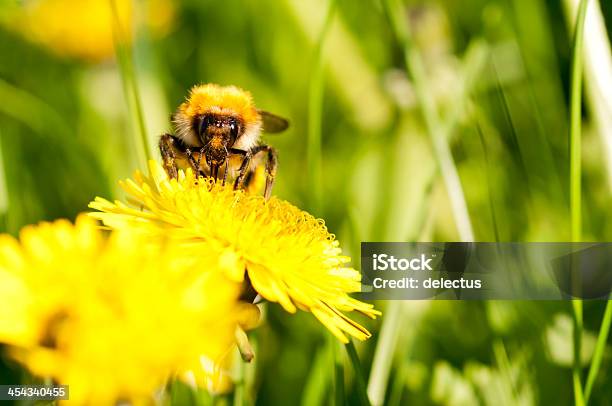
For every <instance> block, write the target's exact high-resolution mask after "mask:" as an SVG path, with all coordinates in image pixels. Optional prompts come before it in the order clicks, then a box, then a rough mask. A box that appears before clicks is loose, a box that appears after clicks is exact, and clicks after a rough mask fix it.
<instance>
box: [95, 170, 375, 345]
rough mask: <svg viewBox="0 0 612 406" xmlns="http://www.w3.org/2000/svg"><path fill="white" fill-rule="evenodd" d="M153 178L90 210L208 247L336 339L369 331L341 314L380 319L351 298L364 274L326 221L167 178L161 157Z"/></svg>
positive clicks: (116, 224)
mask: <svg viewBox="0 0 612 406" xmlns="http://www.w3.org/2000/svg"><path fill="white" fill-rule="evenodd" d="M149 166H150V174H151V175H150V176H144V175H143V174H141V173H139V172H137V173H136V174H135V176H134V179H133V180H127V181H125V182H121V185H122V187H123V188H124V189H125V191H126V192H127V193H128V204H124V203H122V202H119V201H117V202H115V203H111V202H109V201H107V200H105V199H102V198H97V199H96V200H95V201H94V202H92V203H90V207H91V208H94V209H96V210H99V211H100V212H96V213H91V215H92V216H93V217H95V218H97V219H100V220H102V222H103V223H104V224H105V225H106V226H108V227H110V228H112V229H124V228H139V229H141V230H143V232H145V233H146V234H147V235H150V236H151V235H157V236H163V237H168V238H172V239H174V240H177V241H179V242H180V243H181V245H182V246H183V247H185V249H186V250H191V251H193V252H194V253H196V252H206V253H207V254H206V255H209V256H211V258H215V259H214V261H216V262H217V265H216V267H217V269H221V270H223V271H224V272H225V274H226V275H228V276H229V277H230V278H231V279H233V280H235V281H238V282H239V281H243V279H244V278H245V271H246V275H247V276H248V281H249V282H250V283H251V284H252V286H253V288H254V289H255V290H256V291H257V292H258V293H259V294H260V295H261V296H263V297H264V298H266V299H267V300H269V301H272V302H278V303H280V305H281V306H282V307H283V308H284V309H285V310H286V311H288V312H290V313H294V312H295V311H296V310H297V309H301V310H305V311H310V312H312V313H313V315H314V316H315V317H316V318H317V319H318V320H319V321H320V322H321V323H323V324H324V325H325V327H327V328H328V329H329V330H330V331H331V332H332V333H333V334H334V335H335V336H336V337H338V339H340V340H341V341H342V342H347V341H348V339H347V337H346V335H345V333H346V334H349V335H351V336H353V337H356V338H358V339H360V340H365V339H367V338H369V337H370V333H369V332H368V331H367V330H366V329H365V328H363V327H362V326H361V325H359V324H358V323H356V322H354V321H353V320H351V319H350V318H348V317H347V316H346V315H345V314H344V312H350V311H358V312H360V313H362V314H365V315H367V316H369V317H372V318H375V317H376V315H378V314H380V313H379V312H378V311H376V310H374V309H373V306H372V305H370V304H367V303H363V302H360V301H358V300H356V299H354V298H351V297H350V296H349V295H348V294H349V293H351V292H356V291H359V290H360V288H361V286H360V281H361V275H360V273H359V272H358V271H356V270H355V269H352V268H350V267H347V266H346V263H347V262H348V261H349V260H350V258H348V257H346V256H343V255H341V249H340V248H339V243H338V241H336V240H335V237H334V235H332V234H330V233H329V232H328V230H327V228H326V227H325V224H324V222H323V220H319V219H316V218H315V217H313V216H312V215H310V214H308V213H306V212H304V211H302V210H300V209H298V208H297V207H295V206H293V205H291V204H290V203H288V202H286V201H282V200H279V199H277V198H274V197H273V198H272V199H270V200H268V201H266V200H265V199H264V198H263V197H261V196H256V195H251V194H248V193H244V192H241V191H238V192H236V191H233V190H232V188H231V186H222V185H221V184H220V183H217V184H215V183H214V182H213V181H212V180H211V179H205V178H196V177H195V175H194V174H193V172H191V171H188V172H186V173H181V174H180V175H179V178H178V179H169V177H168V176H167V174H166V173H165V172H164V170H163V169H162V167H161V165H160V164H159V163H157V162H154V161H151V162H150V165H149Z"/></svg>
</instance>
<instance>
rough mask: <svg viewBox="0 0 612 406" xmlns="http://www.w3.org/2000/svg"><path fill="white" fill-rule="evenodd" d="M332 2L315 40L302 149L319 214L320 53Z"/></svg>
mask: <svg viewBox="0 0 612 406" xmlns="http://www.w3.org/2000/svg"><path fill="white" fill-rule="evenodd" d="M335 9H336V0H329V3H328V8H327V13H326V15H325V21H324V23H323V29H322V30H321V34H320V36H319V39H318V41H317V45H316V48H315V53H314V61H313V66H312V73H311V77H310V84H309V87H308V139H307V142H308V144H307V145H308V146H307V149H306V165H307V168H308V179H309V184H310V187H309V191H310V196H311V201H310V208H311V210H312V211H314V213H319V211H320V208H321V198H322V187H321V182H322V181H323V175H322V168H321V161H322V159H321V136H322V134H321V133H322V128H321V126H322V115H323V90H324V86H325V83H324V73H325V72H324V68H325V60H324V58H323V50H324V45H325V39H326V38H327V35H328V33H329V29H330V27H331V24H332V21H333V16H334V12H335Z"/></svg>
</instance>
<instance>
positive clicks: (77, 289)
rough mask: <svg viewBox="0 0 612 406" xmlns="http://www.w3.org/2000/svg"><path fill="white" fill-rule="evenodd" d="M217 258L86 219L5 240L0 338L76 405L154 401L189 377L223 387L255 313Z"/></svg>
mask: <svg viewBox="0 0 612 406" xmlns="http://www.w3.org/2000/svg"><path fill="white" fill-rule="evenodd" d="M207 261H208V259H207V258H206V257H193V256H186V255H183V253H182V250H178V249H177V247H174V246H173V245H172V244H165V243H164V242H163V241H161V240H157V241H155V242H153V241H150V240H149V241H148V240H145V239H144V238H143V236H142V235H136V234H135V233H130V232H127V231H120V232H116V233H112V234H111V235H110V236H109V237H108V238H106V237H105V236H104V232H103V231H101V230H100V229H99V226H98V224H97V223H96V222H95V221H94V220H93V219H91V218H90V217H87V216H81V217H79V218H78V219H77V221H76V224H75V225H72V224H71V223H69V222H68V221H64V220H59V221H56V222H54V223H43V224H40V225H38V226H29V227H26V228H24V229H23V230H22V232H21V235H20V241H17V240H16V239H14V238H13V237H10V236H0V297H1V298H2V307H1V310H0V342H2V343H5V344H8V345H9V353H10V355H11V356H13V357H14V358H15V359H17V360H18V361H20V362H21V363H23V364H24V365H26V366H27V367H28V369H29V370H30V371H31V372H32V373H34V374H35V375H38V376H41V377H48V378H52V379H53V380H54V381H56V382H59V383H61V384H66V385H70V400H71V401H74V402H75V403H77V404H81V403H88V404H115V402H117V401H118V400H131V401H134V402H140V401H144V402H148V401H150V400H151V397H152V396H153V395H154V392H155V390H157V389H160V388H163V385H164V383H165V382H166V380H167V379H168V378H171V377H173V376H180V377H184V376H186V375H187V373H186V372H185V371H187V370H191V371H193V373H192V374H191V375H194V374H196V375H199V376H200V381H199V382H197V383H199V384H200V385H206V386H207V387H208V388H210V389H215V388H216V384H217V382H218V381H219V379H218V378H217V377H218V376H220V371H218V370H217V369H218V368H216V367H215V366H216V365H224V364H225V362H224V358H225V357H226V356H227V355H228V353H229V352H230V350H231V349H232V348H233V346H234V340H235V339H234V334H235V329H236V325H237V322H238V321H239V320H238V319H239V318H240V317H241V313H242V307H244V305H243V304H240V302H239V301H238V295H239V293H240V285H239V284H237V283H234V282H231V281H229V280H228V279H227V278H226V277H224V276H223V275H222V274H220V273H218V272H203V270H206V269H210V268H212V267H214V265H215V264H212V263H209V262H207ZM202 377H203V378H202Z"/></svg>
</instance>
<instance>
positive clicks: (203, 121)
mask: <svg viewBox="0 0 612 406" xmlns="http://www.w3.org/2000/svg"><path fill="white" fill-rule="evenodd" d="M209 125H210V117H208V116H203V117H200V119H199V120H198V126H197V133H198V135H199V136H200V137H202V136H203V135H204V133H205V132H206V129H207V128H208V126H209Z"/></svg>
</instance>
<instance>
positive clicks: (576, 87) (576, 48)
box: [569, 0, 588, 406]
mask: <svg viewBox="0 0 612 406" xmlns="http://www.w3.org/2000/svg"><path fill="white" fill-rule="evenodd" d="M587 5H588V0H580V5H579V6H578V14H577V16H576V23H575V28H574V37H573V42H572V57H571V64H572V69H571V86H570V92H571V93H570V133H569V139H570V140H569V141H570V221H571V227H570V235H571V239H572V241H575V242H579V241H580V240H581V239H582V200H581V198H582V196H581V191H582V190H581V189H582V186H581V177H582V167H581V154H582V146H581V136H582V135H581V133H582V117H581V113H582V111H581V107H582V70H583V66H582V47H583V42H584V41H583V40H584V22H585V19H586V11H587ZM572 308H573V311H574V368H573V372H572V379H573V384H574V400H575V404H576V405H578V406H582V405H584V404H585V399H584V393H583V389H582V382H581V365H580V353H581V336H582V328H583V324H582V301H581V300H573V301H572Z"/></svg>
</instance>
